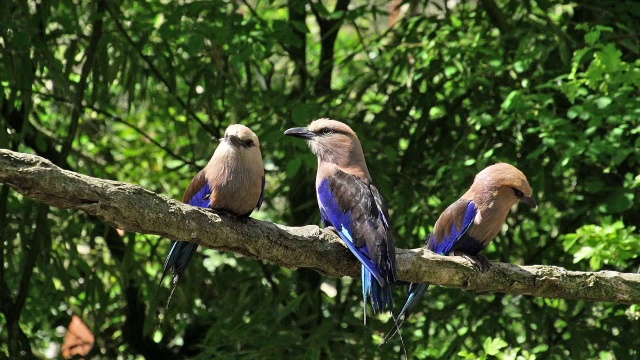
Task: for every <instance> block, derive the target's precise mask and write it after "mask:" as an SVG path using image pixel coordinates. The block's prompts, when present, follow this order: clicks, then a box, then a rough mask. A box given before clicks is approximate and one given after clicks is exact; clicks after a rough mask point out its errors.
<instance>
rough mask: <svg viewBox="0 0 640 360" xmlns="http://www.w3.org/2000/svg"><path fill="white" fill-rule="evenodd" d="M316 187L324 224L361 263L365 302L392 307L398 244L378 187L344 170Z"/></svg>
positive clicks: (383, 308) (377, 308) (379, 307)
mask: <svg viewBox="0 0 640 360" xmlns="http://www.w3.org/2000/svg"><path fill="white" fill-rule="evenodd" d="M316 190H317V192H318V202H319V205H320V214H321V216H322V221H323V222H324V224H325V226H333V227H334V228H335V229H336V232H337V233H338V235H339V236H340V238H342V240H344V242H345V243H346V244H347V247H348V248H349V250H351V252H352V253H353V254H354V255H355V256H356V258H357V259H358V260H359V261H360V263H362V292H363V297H364V300H365V304H366V302H367V300H368V299H369V298H370V299H371V305H372V307H373V311H374V312H375V313H377V312H380V311H386V310H392V309H393V299H392V292H391V287H390V284H393V283H394V282H395V279H396V259H395V246H394V243H393V237H392V236H391V233H390V231H389V219H388V212H387V207H386V205H385V203H384V200H383V199H382V197H381V196H380V194H379V192H378V190H377V189H376V188H375V186H373V184H371V183H370V182H368V180H363V179H361V178H358V177H356V176H354V175H350V174H347V173H344V172H342V171H338V172H337V173H336V174H334V175H333V176H331V177H329V178H327V179H324V180H323V181H322V182H320V184H319V186H318V188H317V189H316Z"/></svg>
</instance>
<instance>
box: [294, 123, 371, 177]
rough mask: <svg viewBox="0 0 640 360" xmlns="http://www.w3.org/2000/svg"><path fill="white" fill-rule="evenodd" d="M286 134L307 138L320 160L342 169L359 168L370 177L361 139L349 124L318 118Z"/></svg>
mask: <svg viewBox="0 0 640 360" xmlns="http://www.w3.org/2000/svg"><path fill="white" fill-rule="evenodd" d="M284 134H285V135H289V136H295V137H299V138H302V139H305V140H307V142H308V143H309V147H310V148H311V151H312V152H313V153H314V154H315V155H316V156H317V157H318V160H319V161H320V162H328V163H331V164H335V165H336V166H338V167H340V168H342V169H350V168H359V169H361V171H362V172H364V173H366V177H367V178H368V177H369V171H368V170H367V164H366V162H365V160H364V154H363V153H362V146H361V145H360V140H359V139H358V136H357V135H356V133H355V132H353V130H351V128H350V127H349V126H348V125H346V124H344V123H342V122H340V121H336V120H331V119H318V120H316V121H314V122H312V123H311V124H309V126H307V127H306V128H304V127H299V128H291V129H289V130H287V131H285V132H284Z"/></svg>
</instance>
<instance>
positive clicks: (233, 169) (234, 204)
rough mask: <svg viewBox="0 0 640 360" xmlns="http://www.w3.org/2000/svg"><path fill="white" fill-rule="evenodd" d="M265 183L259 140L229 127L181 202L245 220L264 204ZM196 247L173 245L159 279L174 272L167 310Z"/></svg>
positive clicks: (244, 130)
mask: <svg viewBox="0 0 640 360" xmlns="http://www.w3.org/2000/svg"><path fill="white" fill-rule="evenodd" d="M264 183H265V179H264V165H263V163H262V155H261V153H260V141H259V140H258V137H257V136H256V134H254V133H253V131H251V129H249V128H248V127H246V126H244V125H240V124H235V125H230V126H229V127H228V128H227V130H226V131H225V133H224V138H222V139H220V144H219V145H218V147H217V148H216V151H215V152H214V153H213V156H212V157H211V160H209V163H207V165H206V166H205V167H204V169H202V170H200V172H198V174H197V175H196V176H195V177H194V178H193V180H191V183H190V184H189V187H187V190H186V191H185V193H184V196H183V198H182V201H183V202H184V203H187V204H189V205H193V206H198V207H203V208H210V209H212V210H215V211H219V212H224V213H227V214H230V215H234V216H236V217H239V218H246V217H248V216H249V215H250V214H251V212H253V209H255V208H258V209H259V208H260V205H262V200H263V199H264ZM197 248H198V244H196V243H192V242H186V241H174V242H173V245H172V246H171V251H170V252H169V255H168V256H167V259H166V260H165V263H164V270H163V271H162V278H161V279H160V283H162V280H163V279H164V277H165V276H166V275H167V274H168V273H169V271H170V270H171V271H172V272H173V281H172V283H173V285H172V289H171V293H170V294H169V298H168V299H167V307H168V306H169V304H170V302H171V298H172V297H173V293H174V292H175V290H176V286H177V284H178V281H179V280H180V278H181V277H182V275H183V274H184V271H185V270H186V268H187V266H188V265H189V262H190V261H191V258H192V257H193V255H194V254H195V252H196V249H197Z"/></svg>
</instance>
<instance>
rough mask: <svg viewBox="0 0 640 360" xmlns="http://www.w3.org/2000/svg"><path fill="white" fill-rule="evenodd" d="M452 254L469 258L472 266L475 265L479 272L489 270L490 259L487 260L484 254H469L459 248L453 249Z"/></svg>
mask: <svg viewBox="0 0 640 360" xmlns="http://www.w3.org/2000/svg"><path fill="white" fill-rule="evenodd" d="M453 255H455V256H462V257H463V258H465V259H467V260H469V261H470V262H471V263H472V264H473V267H475V268H476V269H478V271H480V272H485V271H487V270H489V269H490V268H491V260H489V259H488V258H487V257H486V256H484V255H479V254H478V255H469V254H466V253H463V252H461V251H459V250H454V251H453Z"/></svg>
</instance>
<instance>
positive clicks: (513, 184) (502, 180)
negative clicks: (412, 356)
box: [385, 163, 537, 341]
mask: <svg viewBox="0 0 640 360" xmlns="http://www.w3.org/2000/svg"><path fill="white" fill-rule="evenodd" d="M518 202H523V203H525V204H527V205H529V206H531V207H533V208H535V207H536V206H537V205H536V202H535V200H534V198H533V196H532V190H531V186H529V182H528V181H527V178H526V177H525V175H524V174H523V173H522V172H521V171H520V170H518V169H517V168H516V167H514V166H512V165H509V164H505V163H498V164H495V165H491V166H489V167H487V168H485V169H484V170H482V171H481V172H479V173H478V174H477V175H476V177H475V179H474V181H473V184H472V185H471V188H470V189H469V190H468V191H467V192H466V193H465V194H464V195H462V197H461V198H460V199H458V200H457V201H455V202H454V203H453V204H451V205H449V207H447V209H446V210H445V211H444V212H443V213H442V214H441V215H440V217H439V218H438V220H437V221H436V224H435V226H434V228H433V233H431V235H429V236H428V238H427V244H426V247H427V249H429V250H431V251H433V252H435V253H437V254H439V255H449V254H452V253H458V252H460V253H462V254H466V255H467V256H476V255H477V254H478V253H479V252H480V251H482V250H484V249H485V248H486V247H487V245H489V243H490V242H491V240H493V238H495V237H496V235H497V234H498V232H499V231H500V229H501V228H502V226H503V225H504V222H505V220H506V218H507V214H508V213H509V209H511V207H512V206H513V205H515V204H516V203H518ZM428 287H429V285H428V284H417V283H412V284H410V285H409V296H408V298H407V301H406V303H405V305H404V307H403V308H402V310H401V311H400V314H399V315H398V319H399V321H400V323H399V324H396V327H395V328H394V329H399V328H400V326H401V325H402V323H404V321H405V320H406V319H407V318H408V317H409V315H410V314H411V313H412V312H413V310H414V309H415V307H416V306H417V305H418V303H419V302H420V299H421V298H422V296H423V295H424V293H425V291H426V290H427V288H428ZM394 329H392V330H391V331H390V332H389V333H388V334H387V336H386V337H385V341H386V340H388V339H389V338H390V337H392V336H393V335H394V334H395V332H393V331H394Z"/></svg>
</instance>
